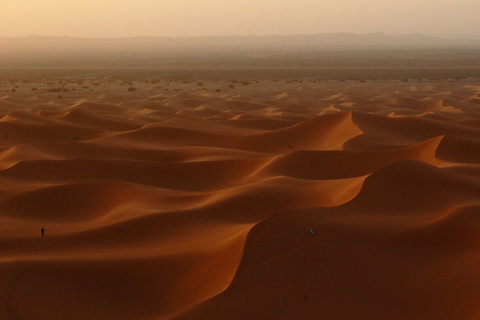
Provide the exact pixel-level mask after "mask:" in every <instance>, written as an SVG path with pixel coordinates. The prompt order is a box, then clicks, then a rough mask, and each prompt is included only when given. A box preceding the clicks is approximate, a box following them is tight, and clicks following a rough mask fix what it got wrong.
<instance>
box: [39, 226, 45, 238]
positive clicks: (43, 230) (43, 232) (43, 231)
mask: <svg viewBox="0 0 480 320" xmlns="http://www.w3.org/2000/svg"><path fill="white" fill-rule="evenodd" d="M40 231H42V237H43V236H44V235H45V229H44V228H43V227H42V229H40Z"/></svg>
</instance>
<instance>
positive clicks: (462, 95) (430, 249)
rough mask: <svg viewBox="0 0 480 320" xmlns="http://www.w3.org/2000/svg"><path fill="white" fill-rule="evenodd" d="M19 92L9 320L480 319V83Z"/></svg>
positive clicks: (71, 87) (188, 85)
mask: <svg viewBox="0 0 480 320" xmlns="http://www.w3.org/2000/svg"><path fill="white" fill-rule="evenodd" d="M10 80H11V81H7V80H6V79H4V80H3V81H2V82H1V84H0V220H1V227H0V230H1V231H0V242H1V246H0V318H1V319H12V320H19V319H49V320H64V319H71V320H85V319H99V320H100V319H115V320H117V319H139V320H140V319H145V320H147V319H148V320H160V319H176V320H180V319H332V320H333V319H335V320H340V319H364V320H370V319H378V320H380V319H382V320H383V319H445V320H451V319H456V320H473V319H478V318H480V303H479V301H480V271H479V270H480V82H478V80H473V79H470V80H457V81H455V80H450V81H448V80H434V81H430V82H428V81H423V82H416V81H415V82H412V81H409V82H406V81H403V82H402V81H394V80H392V81H373V80H371V81H367V82H364V81H362V82H359V81H354V80H349V81H323V82H321V81H310V80H308V79H303V80H302V81H298V80H297V81H290V80H289V81H285V80H278V81H273V80H261V81H254V80H251V79H250V81H249V82H248V83H245V85H242V84H241V82H235V83H234V85H233V84H232V83H229V82H228V81H224V80H220V81H210V80H202V81H203V83H197V82H200V81H176V80H168V79H166V80H164V79H161V80H156V81H139V80H137V81H123V80H112V79H107V78H106V79H98V78H96V79H95V78H91V79H82V80H79V79H76V78H70V79H66V80H65V79H44V80H32V79H30V80H28V79H27V80H25V79H23V81H20V79H10ZM129 88H131V89H130V90H128V89H129ZM12 89H15V90H12ZM42 227H44V228H45V236H44V237H42V236H41V233H40V229H41V228H42ZM312 233H314V234H312Z"/></svg>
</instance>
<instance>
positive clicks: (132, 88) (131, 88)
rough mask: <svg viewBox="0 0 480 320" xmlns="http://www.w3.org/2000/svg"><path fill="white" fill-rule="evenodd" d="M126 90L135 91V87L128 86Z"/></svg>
mask: <svg viewBox="0 0 480 320" xmlns="http://www.w3.org/2000/svg"><path fill="white" fill-rule="evenodd" d="M128 91H137V88H135V87H130V88H128Z"/></svg>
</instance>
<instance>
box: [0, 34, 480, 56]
mask: <svg viewBox="0 0 480 320" xmlns="http://www.w3.org/2000/svg"><path fill="white" fill-rule="evenodd" d="M448 47H480V40H475V39H446V38H438V37H431V36H426V35H422V34H405V35H386V34H384V33H382V32H377V33H368V34H351V33H329V34H313V35H272V36H253V35H252V36H219V37H190V38H189V37H185V38H167V37H134V38H73V37H49V36H27V37H20V38H10V37H4V38H0V50H2V51H3V52H13V51H25V50H27V51H30V50H35V51H52V50H53V51H56V50H62V51H64V52H68V51H78V50H81V51H89V50H99V51H105V50H135V51H145V50H146V51H152V50H173V51H177V50H181V51H184V50H199V51H203V52H204V51H217V50H232V49H235V50H242V51H245V50H252V49H256V50H269V51H270V50H287V51H292V50H293V51H302V50H312V49H313V50H361V49H401V48H405V49H418V48H448Z"/></svg>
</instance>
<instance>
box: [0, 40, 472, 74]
mask: <svg viewBox="0 0 480 320" xmlns="http://www.w3.org/2000/svg"><path fill="white" fill-rule="evenodd" d="M429 50H430V51H429ZM431 50H433V51H435V53H432V52H431ZM479 55H480V40H473V39H444V38H438V37H430V36H425V35H421V34H407V35H386V34H384V33H381V32H379V33H369V34H350V33H332V34H314V35H285V36H282V35H277V36H275V35H273V36H222V37H194V38H165V37H134V38H111V39H109V38H73V37H48V36H27V37H20V38H11V37H3V38H0V67H2V68H9V67H22V68H24V67H62V68H65V67H69V68H71V67H82V68H83V67H112V68H117V67H192V66H193V67H212V66H214V67H241V68H245V67H269V68H272V67H273V68H278V67H325V66H342V67H343V66H359V65H361V66H365V67H368V66H371V65H375V66H406V65H407V64H408V66H427V67H434V66H435V65H436V64H437V65H438V63H437V62H438V61H441V63H442V65H447V66H457V65H462V66H464V65H472V63H473V64H474V65H477V62H478V60H479V58H478V57H479ZM472 61H474V62H472ZM443 63H446V64H443Z"/></svg>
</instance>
